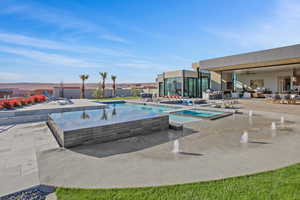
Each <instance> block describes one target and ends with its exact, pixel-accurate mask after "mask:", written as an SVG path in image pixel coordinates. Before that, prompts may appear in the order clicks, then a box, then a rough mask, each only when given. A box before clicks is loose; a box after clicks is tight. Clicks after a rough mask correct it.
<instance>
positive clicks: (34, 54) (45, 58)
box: [0, 46, 100, 68]
mask: <svg viewBox="0 0 300 200" xmlns="http://www.w3.org/2000/svg"><path fill="white" fill-rule="evenodd" d="M0 52H4V53H9V54H15V55H18V56H23V57H27V58H30V59H33V60H35V61H38V62H41V63H47V64H53V65H55V66H64V67H88V68H93V67H99V66H100V63H93V62H89V61H86V60H85V59H80V58H74V57H68V56H63V55H59V54H55V53H47V52H42V51H37V50H28V49H23V48H13V47H7V46H0Z"/></svg>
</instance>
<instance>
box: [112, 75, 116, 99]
mask: <svg viewBox="0 0 300 200" xmlns="http://www.w3.org/2000/svg"><path fill="white" fill-rule="evenodd" d="M116 79H117V76H114V75H112V76H111V80H112V81H113V96H114V97H115V96H116Z"/></svg>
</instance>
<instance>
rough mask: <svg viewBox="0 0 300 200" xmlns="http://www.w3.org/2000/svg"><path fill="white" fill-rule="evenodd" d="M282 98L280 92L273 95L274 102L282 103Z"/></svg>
mask: <svg viewBox="0 0 300 200" xmlns="http://www.w3.org/2000/svg"><path fill="white" fill-rule="evenodd" d="M281 101H282V99H281V96H280V95H279V94H275V95H274V96H273V97H272V103H278V104H279V103H281Z"/></svg>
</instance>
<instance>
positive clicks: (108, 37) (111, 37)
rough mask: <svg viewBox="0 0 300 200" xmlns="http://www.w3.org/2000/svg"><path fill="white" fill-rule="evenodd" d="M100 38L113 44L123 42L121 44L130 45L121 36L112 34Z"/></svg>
mask: <svg viewBox="0 0 300 200" xmlns="http://www.w3.org/2000/svg"><path fill="white" fill-rule="evenodd" d="M100 38H102V39H105V40H110V41H113V42H121V43H126V44H129V43H130V42H129V41H128V40H126V39H124V38H121V37H119V36H116V35H112V34H103V35H101V36H100Z"/></svg>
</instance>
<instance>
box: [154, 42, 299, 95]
mask: <svg viewBox="0 0 300 200" xmlns="http://www.w3.org/2000/svg"><path fill="white" fill-rule="evenodd" d="M192 68H193V69H194V71H189V73H188V75H187V76H183V75H182V76H180V78H181V79H182V78H185V77H187V78H189V77H190V76H189V75H190V74H193V77H196V82H198V83H197V84H196V87H194V89H192V88H190V87H189V86H186V85H185V84H184V83H183V84H182V87H183V90H182V91H187V90H192V91H189V93H186V92H183V93H176V94H177V95H179V96H189V97H202V91H204V90H205V89H206V87H205V86H206V85H208V87H207V88H210V89H213V90H219V91H232V92H239V91H251V90H266V91H269V92H272V93H275V92H279V93H283V92H290V91H299V90H300V45H299V44H298V45H293V46H286V47H280V48H274V49H268V50H263V51H256V52H250V53H245V54H237V55H232V56H226V57H220V58H213V59H207V60H201V61H199V62H195V63H193V64H192ZM182 71H185V70H182ZM179 74H180V71H174V72H167V73H163V74H160V75H158V77H157V84H158V85H159V86H160V87H159V94H160V96H164V95H169V94H171V95H172V94H173V93H172V92H170V90H172V91H174V88H177V85H175V83H174V82H173V83H170V82H169V81H168V80H172V78H175V77H179V76H178V75H179ZM183 74H184V73H183ZM206 77H207V78H206ZM203 79H204V80H203ZM206 80H208V82H209V83H206ZM201 84H202V86H201ZM203 85H205V86H203ZM186 87H188V88H186ZM170 88H173V89H170ZM185 88H186V89H185ZM190 93H192V94H196V95H188V94H190ZM182 94H183V95H182Z"/></svg>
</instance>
